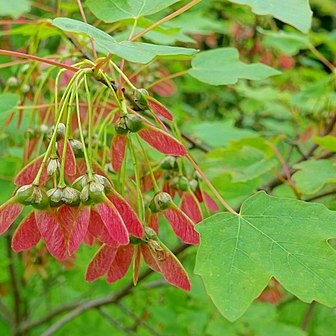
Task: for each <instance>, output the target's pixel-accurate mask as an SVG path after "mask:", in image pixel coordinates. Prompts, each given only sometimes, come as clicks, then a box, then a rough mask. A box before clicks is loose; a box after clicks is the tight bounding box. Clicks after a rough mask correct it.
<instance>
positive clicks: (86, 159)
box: [76, 81, 93, 180]
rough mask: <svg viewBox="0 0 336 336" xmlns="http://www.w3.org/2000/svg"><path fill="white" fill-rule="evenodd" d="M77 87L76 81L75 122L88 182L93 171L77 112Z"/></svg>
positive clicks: (91, 177)
mask: <svg viewBox="0 0 336 336" xmlns="http://www.w3.org/2000/svg"><path fill="white" fill-rule="evenodd" d="M78 87H79V85H78V81H76V113H77V121H78V131H79V136H80V139H81V142H82V145H83V153H84V160H85V163H86V169H87V173H88V176H89V180H93V170H92V166H91V163H90V160H89V156H88V153H87V150H86V145H85V140H84V134H83V129H82V121H81V116H80V110H79V98H78Z"/></svg>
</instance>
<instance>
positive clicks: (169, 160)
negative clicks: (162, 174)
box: [160, 155, 178, 170]
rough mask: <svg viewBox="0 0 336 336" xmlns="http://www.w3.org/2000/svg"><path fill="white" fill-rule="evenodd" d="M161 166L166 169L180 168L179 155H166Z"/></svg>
mask: <svg viewBox="0 0 336 336" xmlns="http://www.w3.org/2000/svg"><path fill="white" fill-rule="evenodd" d="M160 168H161V169H166V170H177V169H178V164H177V157H176V156H172V155H168V156H166V157H165V158H163V159H162V160H161V162H160Z"/></svg>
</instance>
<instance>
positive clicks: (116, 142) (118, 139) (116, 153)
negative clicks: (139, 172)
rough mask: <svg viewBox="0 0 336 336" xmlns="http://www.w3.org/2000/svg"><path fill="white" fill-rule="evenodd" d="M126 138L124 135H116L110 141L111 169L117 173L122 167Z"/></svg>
mask: <svg viewBox="0 0 336 336" xmlns="http://www.w3.org/2000/svg"><path fill="white" fill-rule="evenodd" d="M126 144H127V137H126V136H125V135H119V134H116V135H115V136H114V137H113V140H112V148H111V152H112V159H111V164H112V168H113V169H114V170H115V171H116V172H117V171H119V169H120V168H121V166H122V163H123V161H124V157H125V151H126Z"/></svg>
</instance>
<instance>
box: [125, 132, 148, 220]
mask: <svg viewBox="0 0 336 336" xmlns="http://www.w3.org/2000/svg"><path fill="white" fill-rule="evenodd" d="M128 139H129V146H128V147H129V150H130V154H131V159H132V163H133V167H134V175H135V183H136V188H137V193H138V212H139V218H140V220H141V221H142V222H143V221H144V220H145V204H144V200H143V197H142V192H141V181H140V176H139V170H138V165H137V160H136V155H135V151H134V147H133V143H132V141H131V138H130V136H129V135H128Z"/></svg>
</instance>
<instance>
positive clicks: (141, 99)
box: [134, 89, 149, 110]
mask: <svg viewBox="0 0 336 336" xmlns="http://www.w3.org/2000/svg"><path fill="white" fill-rule="evenodd" d="M148 95H149V94H148V91H147V90H146V89H138V90H136V91H134V102H135V104H136V105H137V107H138V108H139V109H140V110H146V109H147V108H148V102H147V99H146V96H148Z"/></svg>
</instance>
